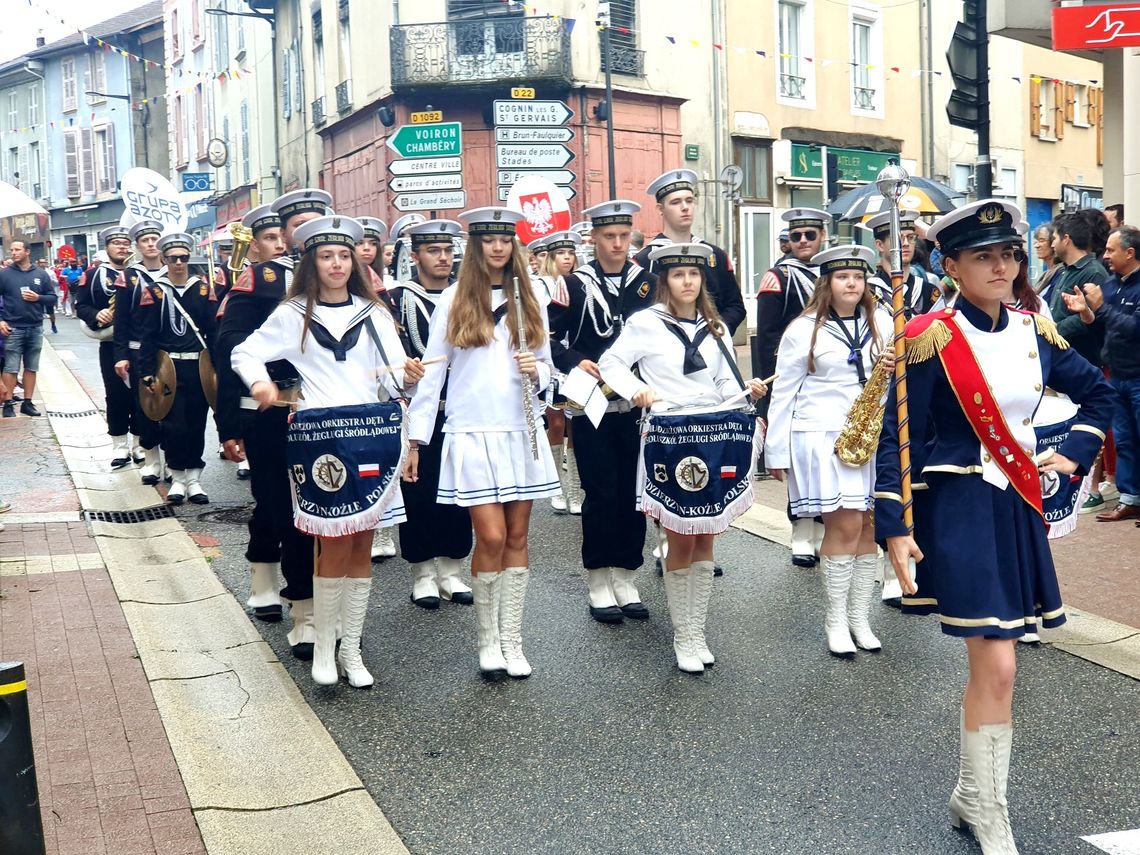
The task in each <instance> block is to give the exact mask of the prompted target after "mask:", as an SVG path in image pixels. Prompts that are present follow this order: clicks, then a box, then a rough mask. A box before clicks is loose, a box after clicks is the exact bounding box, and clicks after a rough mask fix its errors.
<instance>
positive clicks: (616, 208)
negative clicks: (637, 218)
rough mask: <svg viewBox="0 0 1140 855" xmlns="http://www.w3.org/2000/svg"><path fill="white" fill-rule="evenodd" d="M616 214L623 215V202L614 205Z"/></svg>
mask: <svg viewBox="0 0 1140 855" xmlns="http://www.w3.org/2000/svg"><path fill="white" fill-rule="evenodd" d="M614 213H615V214H620V213H621V202H615V203H614Z"/></svg>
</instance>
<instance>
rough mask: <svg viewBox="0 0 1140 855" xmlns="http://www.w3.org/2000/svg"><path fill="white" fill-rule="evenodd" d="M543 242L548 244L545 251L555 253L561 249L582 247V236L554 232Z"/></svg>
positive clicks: (575, 233) (567, 232)
mask: <svg viewBox="0 0 1140 855" xmlns="http://www.w3.org/2000/svg"><path fill="white" fill-rule="evenodd" d="M543 240H544V241H545V242H546V245H545V246H544V247H543V249H545V250H546V251H547V252H555V251H557V250H560V249H577V248H578V247H580V246H581V245H582V236H581V235H580V234H578V233H577V232H575V231H565V232H552V233H550V234H548V235H547V236H546V237H545V238H543Z"/></svg>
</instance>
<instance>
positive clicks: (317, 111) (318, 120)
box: [311, 95, 328, 128]
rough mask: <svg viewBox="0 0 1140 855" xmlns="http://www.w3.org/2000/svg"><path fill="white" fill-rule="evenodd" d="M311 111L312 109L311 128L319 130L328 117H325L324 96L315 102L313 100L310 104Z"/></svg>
mask: <svg viewBox="0 0 1140 855" xmlns="http://www.w3.org/2000/svg"><path fill="white" fill-rule="evenodd" d="M311 109H312V113H313V126H314V127H317V128H319V127H321V126H322V125H324V123H325V122H327V121H328V116H327V115H325V96H324V95H322V96H321V97H320V98H318V99H317V100H315V101H314V102H313V103H312V106H311Z"/></svg>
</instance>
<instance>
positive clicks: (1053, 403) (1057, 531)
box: [1033, 396, 1092, 540]
mask: <svg viewBox="0 0 1140 855" xmlns="http://www.w3.org/2000/svg"><path fill="white" fill-rule="evenodd" d="M1077 410H1078V407H1077V405H1076V404H1074V403H1073V402H1072V401H1070V400H1069V399H1068V398H1061V397H1053V396H1048V397H1045V398H1042V399H1041V403H1040V405H1039V406H1038V407H1037V412H1036V413H1035V414H1034V416H1033V429H1034V431H1036V433H1037V453H1038V454H1040V453H1041V452H1043V451H1048V450H1049V449H1056V448H1060V446H1061V443H1063V442H1064V441H1065V440H1066V439H1067V438H1068V436H1069V431H1070V430H1071V429H1072V427H1073V424H1074V423H1075V422H1076V416H1077ZM1091 478H1092V476H1091V475H1089V476H1086V477H1083V478H1082V477H1081V476H1080V475H1062V474H1061V473H1059V472H1042V473H1041V501H1042V505H1043V509H1044V513H1045V522H1046V524H1047V525H1048V526H1049V539H1050V540H1055V539H1056V538H1058V537H1064V536H1065V535H1066V534H1069V533H1070V532H1072V531H1073V530H1074V529H1075V528H1076V527H1077V518H1078V517H1079V516H1080V510H1081V505H1083V504H1084V501H1085V499H1086V498H1088V493H1089V484H1090V480H1091Z"/></svg>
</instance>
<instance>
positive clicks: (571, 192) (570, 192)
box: [499, 184, 578, 202]
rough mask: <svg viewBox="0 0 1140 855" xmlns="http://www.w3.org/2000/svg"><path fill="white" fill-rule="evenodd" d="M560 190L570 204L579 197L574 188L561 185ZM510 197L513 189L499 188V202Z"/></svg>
mask: <svg viewBox="0 0 1140 855" xmlns="http://www.w3.org/2000/svg"><path fill="white" fill-rule="evenodd" d="M558 189H559V191H561V193H562V195H563V196H565V197H566V201H567V202H569V201H570V200H571V199H573V198H574V197H575V196H577V195H578V191H577V190H575V189H574V188H573V187H564V186H562V185H561V184H559V185H558ZM510 195H511V188H510V187H500V188H499V201H500V202H505V201H507V199H508V198H509V197H510Z"/></svg>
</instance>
